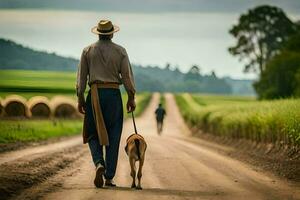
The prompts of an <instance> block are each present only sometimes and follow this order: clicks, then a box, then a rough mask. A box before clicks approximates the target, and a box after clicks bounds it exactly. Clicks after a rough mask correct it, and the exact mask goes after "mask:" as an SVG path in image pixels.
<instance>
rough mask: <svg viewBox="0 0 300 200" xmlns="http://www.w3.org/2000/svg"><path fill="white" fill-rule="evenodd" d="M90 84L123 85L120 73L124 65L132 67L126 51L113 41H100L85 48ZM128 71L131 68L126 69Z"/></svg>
mask: <svg viewBox="0 0 300 200" xmlns="http://www.w3.org/2000/svg"><path fill="white" fill-rule="evenodd" d="M83 54H84V55H85V58H86V60H87V64H88V70H89V75H90V77H89V83H91V82H94V81H99V80H100V81H103V82H114V83H122V81H121V77H120V73H121V70H122V62H124V63H123V65H130V63H129V59H128V56H127V53H126V50H125V49H124V48H123V47H121V46H119V45H117V44H115V43H113V42H112V41H111V40H99V41H97V42H95V43H93V44H91V45H89V46H88V47H86V48H84V50H83ZM126 68H127V69H128V68H129V69H130V67H128V66H127V67H126Z"/></svg>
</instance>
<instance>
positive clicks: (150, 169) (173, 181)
mask: <svg viewBox="0 0 300 200" xmlns="http://www.w3.org/2000/svg"><path fill="white" fill-rule="evenodd" d="M158 101H159V95H158V94H155V95H154V97H153V99H152V101H151V102H150V105H149V107H148V108H147V110H146V111H145V112H144V114H143V115H142V116H141V117H139V118H138V119H137V126H138V130H139V132H140V133H141V134H142V135H143V136H144V137H145V139H146V141H147V143H148V149H147V152H146V161H145V165H144V170H143V178H142V186H143V188H144V189H143V190H142V191H138V190H134V189H130V185H131V177H130V174H129V173H130V167H129V162H128V160H127V157H126V154H125V152H124V148H123V147H124V145H125V139H126V138H127V136H128V135H130V134H132V133H133V127H132V122H131V121H130V120H128V121H126V122H125V124H124V131H123V136H122V143H121V148H120V159H119V164H118V170H117V175H116V177H115V182H116V183H117V184H118V187H117V188H114V189H109V188H104V189H96V188H95V187H94V185H93V178H94V173H95V171H94V166H93V164H92V161H91V157H90V154H89V151H88V150H87V148H88V146H87V145H80V144H77V142H78V139H77V140H76V139H73V140H72V142H69V143H68V144H69V145H71V144H73V145H74V144H75V143H76V147H77V148H76V149H77V151H78V152H81V153H80V156H78V157H77V158H76V161H75V162H74V163H72V164H70V165H69V166H68V167H66V168H65V169H63V170H61V172H60V173H58V174H56V175H55V176H53V177H51V178H49V179H47V180H46V181H43V182H41V183H40V184H37V185H36V186H34V187H32V188H30V189H27V190H25V191H24V192H23V193H22V194H21V195H19V196H18V197H16V199H24V198H32V197H35V198H36V197H38V198H41V199H72V200H76V199H139V200H140V199H143V200H146V199H151V200H152V199H160V200H163V199H230V200H232V199H270V200H275V199H278V200H282V199H300V192H299V191H300V187H299V185H291V183H288V182H286V181H283V180H279V179H278V178H276V177H274V176H272V175H271V174H269V173H267V172H261V171H257V170H255V169H254V167H252V166H249V165H246V164H244V163H242V162H239V161H237V160H234V159H232V158H230V157H228V156H226V155H225V154H220V153H218V151H217V149H218V150H222V149H223V150H224V151H226V150H230V149H228V147H224V146H221V145H218V144H214V143H210V142H206V141H203V140H201V139H198V138H193V137H189V135H190V132H189V129H188V128H187V127H186V126H185V124H184V122H183V120H182V118H181V116H180V114H179V111H178V108H177V107H176V104H175V100H174V98H173V96H172V95H170V94H167V95H166V102H167V118H166V121H165V127H164V131H163V134H162V135H161V136H158V135H157V134H156V127H155V119H154V110H155V107H156V106H157V104H158ZM78 145H79V146H81V147H82V148H80V149H79V150H78ZM58 146H59V147H61V146H60V145H58ZM50 148H51V147H50ZM42 150H43V149H42ZM28 151H29V150H28ZM78 152H77V153H78ZM29 153H30V152H29ZM66 153H68V152H66ZM73 154H74V152H73ZM17 155H18V154H13V153H12V154H11V155H10V156H8V157H6V158H3V159H0V161H1V162H4V161H7V162H8V161H10V162H13V160H14V156H17ZM26 155H27V154H26Z"/></svg>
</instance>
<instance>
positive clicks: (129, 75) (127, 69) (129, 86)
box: [121, 51, 136, 98]
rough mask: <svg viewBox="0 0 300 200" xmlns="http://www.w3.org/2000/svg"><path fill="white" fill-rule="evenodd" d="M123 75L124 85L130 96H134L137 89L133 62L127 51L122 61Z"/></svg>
mask: <svg viewBox="0 0 300 200" xmlns="http://www.w3.org/2000/svg"><path fill="white" fill-rule="evenodd" d="M121 77H122V82H123V84H124V87H125V89H126V91H127V94H128V97H129V98H134V95H135V91H136V90H135V83H134V77H133V72H132V68H131V64H130V62H129V58H128V55H127V53H126V51H125V55H124V56H123V59H122V62H121Z"/></svg>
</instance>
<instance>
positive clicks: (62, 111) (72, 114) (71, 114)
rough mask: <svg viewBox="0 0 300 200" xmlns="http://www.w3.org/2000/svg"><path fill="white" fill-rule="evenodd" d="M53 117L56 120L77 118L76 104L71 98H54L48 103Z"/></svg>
mask: <svg viewBox="0 0 300 200" xmlns="http://www.w3.org/2000/svg"><path fill="white" fill-rule="evenodd" d="M50 105H51V109H52V110H53V115H54V117H58V118H77V117H78V116H79V115H78V111H77V104H76V101H75V100H74V99H72V98H69V97H66V96H55V97H53V98H52V99H51V101H50Z"/></svg>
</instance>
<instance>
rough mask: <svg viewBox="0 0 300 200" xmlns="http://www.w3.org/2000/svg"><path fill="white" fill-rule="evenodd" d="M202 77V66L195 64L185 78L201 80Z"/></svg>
mask: <svg viewBox="0 0 300 200" xmlns="http://www.w3.org/2000/svg"><path fill="white" fill-rule="evenodd" d="M200 78H201V75H200V67H198V65H193V66H192V67H191V69H190V70H189V71H188V73H186V74H185V80H195V81H200Z"/></svg>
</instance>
